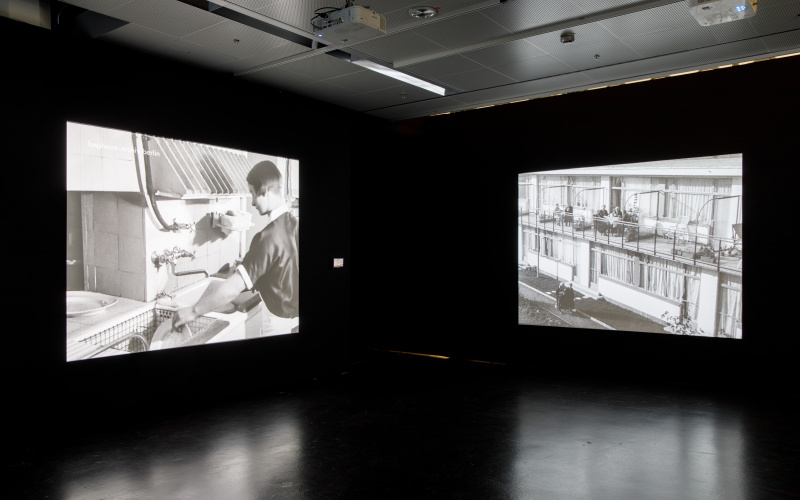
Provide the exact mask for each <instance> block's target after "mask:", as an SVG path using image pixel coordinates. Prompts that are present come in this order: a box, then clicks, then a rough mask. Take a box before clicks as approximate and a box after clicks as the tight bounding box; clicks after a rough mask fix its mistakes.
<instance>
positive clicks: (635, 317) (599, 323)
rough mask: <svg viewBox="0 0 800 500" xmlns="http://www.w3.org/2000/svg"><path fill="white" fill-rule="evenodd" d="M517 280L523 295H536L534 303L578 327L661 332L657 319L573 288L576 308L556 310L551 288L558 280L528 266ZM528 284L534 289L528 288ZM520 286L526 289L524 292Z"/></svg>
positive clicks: (553, 287)
mask: <svg viewBox="0 0 800 500" xmlns="http://www.w3.org/2000/svg"><path fill="white" fill-rule="evenodd" d="M519 281H520V283H522V284H520V286H519V288H520V294H521V295H523V296H524V297H525V298H529V297H535V298H536V302H537V305H539V306H544V307H547V310H548V312H551V313H552V314H555V315H557V316H558V317H559V318H561V319H563V320H564V321H566V322H567V323H569V324H570V325H573V326H575V327H577V328H600V329H609V328H610V329H615V330H624V331H634V332H642V331H644V332H654V333H664V326H663V325H662V324H660V323H657V322H655V321H652V320H650V319H648V318H645V317H644V316H641V315H639V314H636V313H634V312H632V311H629V310H627V309H625V308H623V307H619V306H617V305H614V304H612V303H610V302H607V301H605V300H602V299H600V300H596V299H593V298H591V297H588V296H584V295H583V294H581V293H580V292H577V291H576V292H575V307H576V309H577V310H578V312H577V313H569V312H565V313H559V312H558V311H556V308H555V298H554V297H555V293H554V292H555V290H556V289H557V288H558V283H559V281H558V280H557V279H555V278H552V277H550V276H547V275H545V274H543V273H540V274H539V276H538V277H537V276H536V274H535V273H534V272H533V271H531V270H521V271H520V272H519ZM525 285H527V286H525ZM531 288H533V289H535V290H531ZM523 290H525V292H524V294H523ZM529 300H531V299H529ZM593 319H594V321H593Z"/></svg>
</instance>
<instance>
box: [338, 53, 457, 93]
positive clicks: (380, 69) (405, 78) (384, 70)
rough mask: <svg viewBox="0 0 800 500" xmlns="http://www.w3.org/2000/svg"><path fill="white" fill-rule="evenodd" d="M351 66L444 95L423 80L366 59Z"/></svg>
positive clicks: (437, 87)
mask: <svg viewBox="0 0 800 500" xmlns="http://www.w3.org/2000/svg"><path fill="white" fill-rule="evenodd" d="M353 64H357V65H359V66H361V67H362V68H366V69H369V70H372V71H375V72H376V73H380V74H382V75H386V76H388V77H389V78H394V79H395V80H400V81H401V82H405V83H408V84H411V85H414V86H416V87H419V88H421V89H425V90H427V91H429V92H433V93H434V94H439V95H442V96H443V95H444V93H445V89H444V87H440V86H438V85H434V84H432V83H428V82H426V81H425V80H420V79H419V78H415V77H413V76H411V75H408V74H406V73H403V72H400V71H397V70H394V69H392V68H388V67H386V66H383V65H381V64H378V63H374V62H372V61H370V60H368V59H359V60H357V61H353Z"/></svg>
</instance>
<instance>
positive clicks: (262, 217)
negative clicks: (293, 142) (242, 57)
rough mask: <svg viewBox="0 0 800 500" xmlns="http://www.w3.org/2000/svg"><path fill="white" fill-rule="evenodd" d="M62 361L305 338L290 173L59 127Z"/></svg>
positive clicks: (269, 159)
mask: <svg viewBox="0 0 800 500" xmlns="http://www.w3.org/2000/svg"><path fill="white" fill-rule="evenodd" d="M66 141H67V148H66V150H67V158H66V170H67V172H66V173H67V175H66V191H67V259H66V260H67V287H66V288H67V292H66V344H67V346H66V359H67V361H76V360H84V359H91V358H98V357H106V356H114V355H123V354H130V353H140V352H147V351H153V350H160V349H168V348H177V347H188V346H195V345H201V344H211V343H217V342H226V341H233V340H243V339H253V338H259V337H267V336H274V335H283V334H290V333H294V332H297V331H299V288H298V283H299V267H298V241H297V238H298V224H299V197H300V193H299V170H300V165H299V162H298V160H296V159H290V158H283V157H278V156H271V155H266V154H260V153H253V152H249V151H242V150H237V149H232V148H226V147H220V146H212V145H207V144H201V143H198V142H190V141H183V140H178V139H171V138H165V137H157V136H152V135H147V134H144V133H139V132H132V131H124V130H115V129H109V128H104V127H97V126H93V125H86V124H79V123H72V122H68V123H67V124H66Z"/></svg>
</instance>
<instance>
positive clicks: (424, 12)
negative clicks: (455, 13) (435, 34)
mask: <svg viewBox="0 0 800 500" xmlns="http://www.w3.org/2000/svg"><path fill="white" fill-rule="evenodd" d="M439 9H440V7H428V6H424V7H411V8H410V9H408V15H409V16H411V17H415V18H417V19H427V18H429V17H433V16H435V15H436V14H438V13H439Z"/></svg>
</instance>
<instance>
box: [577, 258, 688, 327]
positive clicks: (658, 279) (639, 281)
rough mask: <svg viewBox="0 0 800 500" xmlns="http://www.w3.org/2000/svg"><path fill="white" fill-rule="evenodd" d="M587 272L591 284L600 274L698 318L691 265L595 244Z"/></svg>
mask: <svg viewBox="0 0 800 500" xmlns="http://www.w3.org/2000/svg"><path fill="white" fill-rule="evenodd" d="M589 273H590V277H591V278H590V279H591V281H592V282H596V281H597V275H598V274H599V275H601V276H606V277H608V278H611V279H613V280H615V281H619V282H621V283H625V284H626V285H631V286H635V287H637V288H640V289H642V290H644V291H647V292H649V293H652V294H654V295H658V296H659V297H664V298H667V299H670V300H673V301H676V302H680V303H681V308H682V310H683V315H684V316H686V317H688V318H689V319H691V320H696V319H697V309H698V307H697V306H698V303H699V298H700V277H699V274H698V272H697V270H696V269H695V268H694V267H693V266H690V265H686V264H680V263H676V262H672V261H669V260H664V259H660V258H657V257H650V256H644V255H639V254H636V253H634V252H629V251H627V250H622V249H619V248H614V247H607V246H603V245H598V246H596V247H593V248H592V255H591V264H590V270H589Z"/></svg>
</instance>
